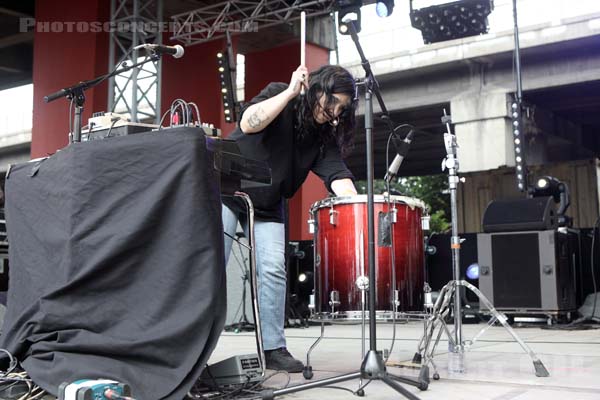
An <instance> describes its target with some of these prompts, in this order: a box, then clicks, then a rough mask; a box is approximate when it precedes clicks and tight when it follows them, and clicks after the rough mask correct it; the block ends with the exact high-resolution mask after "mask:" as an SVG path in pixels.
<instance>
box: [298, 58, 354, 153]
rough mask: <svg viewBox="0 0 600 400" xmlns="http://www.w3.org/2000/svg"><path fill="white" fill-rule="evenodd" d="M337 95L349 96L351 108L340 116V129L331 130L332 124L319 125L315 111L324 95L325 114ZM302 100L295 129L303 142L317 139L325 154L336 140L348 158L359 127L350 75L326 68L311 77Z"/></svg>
mask: <svg viewBox="0 0 600 400" xmlns="http://www.w3.org/2000/svg"><path fill="white" fill-rule="evenodd" d="M334 93H338V94H346V95H348V96H349V97H350V99H351V104H350V106H349V107H348V108H347V109H345V110H344V111H343V112H342V113H341V114H340V115H339V124H338V125H337V126H331V125H330V124H329V123H325V124H318V123H317V122H316V121H315V118H314V113H313V110H315V109H316V108H317V107H320V105H319V99H320V97H321V95H325V110H328V109H330V108H333V106H334V104H335V98H334V97H333V94H334ZM299 99H300V100H299V101H298V102H297V104H296V108H297V111H298V112H297V113H296V115H297V120H296V124H295V125H296V132H297V135H298V138H299V139H300V141H302V140H303V139H304V138H305V137H309V136H316V138H317V140H319V142H320V143H321V149H322V150H324V149H325V147H326V145H327V144H328V143H329V142H330V141H331V140H335V141H336V143H337V145H338V147H339V149H340V152H341V153H342V156H346V155H347V154H348V153H349V152H350V150H351V149H352V144H353V136H354V126H355V125H356V117H355V113H356V104H357V101H356V84H355V82H354V78H353V77H352V75H351V74H350V72H348V71H347V70H346V69H344V68H342V67H340V66H338V65H324V66H322V67H321V68H319V69H318V70H316V71H314V72H311V73H310V75H309V76H308V90H307V91H306V93H305V95H304V96H301V97H299Z"/></svg>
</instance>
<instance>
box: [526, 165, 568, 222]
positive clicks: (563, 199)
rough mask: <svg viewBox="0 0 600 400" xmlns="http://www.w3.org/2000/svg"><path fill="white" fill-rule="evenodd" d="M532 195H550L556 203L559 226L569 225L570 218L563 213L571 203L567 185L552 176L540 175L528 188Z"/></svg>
mask: <svg viewBox="0 0 600 400" xmlns="http://www.w3.org/2000/svg"><path fill="white" fill-rule="evenodd" d="M529 194H530V195H531V196H532V197H546V196H548V197H552V199H553V200H554V202H555V203H558V210H556V215H557V216H558V225H559V226H570V224H571V223H572V219H571V218H570V217H568V216H566V215H565V213H566V212H567V209H568V208H569V205H570V204H571V196H570V191H569V186H568V185H567V184H566V183H565V182H562V181H560V180H559V179H557V178H555V177H553V176H542V177H539V178H538V179H536V181H535V183H534V184H533V187H532V188H530V189H529Z"/></svg>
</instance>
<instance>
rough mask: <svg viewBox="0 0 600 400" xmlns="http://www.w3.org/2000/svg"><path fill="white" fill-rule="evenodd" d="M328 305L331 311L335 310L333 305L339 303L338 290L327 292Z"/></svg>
mask: <svg viewBox="0 0 600 400" xmlns="http://www.w3.org/2000/svg"><path fill="white" fill-rule="evenodd" d="M329 305H330V306H331V313H332V314H333V313H334V312H335V307H336V306H339V305H340V292H338V291H337V290H332V291H331V292H329Z"/></svg>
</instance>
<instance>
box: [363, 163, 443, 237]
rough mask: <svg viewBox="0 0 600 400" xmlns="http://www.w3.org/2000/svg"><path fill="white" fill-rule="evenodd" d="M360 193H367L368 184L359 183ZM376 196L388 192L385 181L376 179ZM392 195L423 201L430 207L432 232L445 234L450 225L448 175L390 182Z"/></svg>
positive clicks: (374, 183) (411, 177)
mask: <svg viewBox="0 0 600 400" xmlns="http://www.w3.org/2000/svg"><path fill="white" fill-rule="evenodd" d="M356 189H357V190H358V193H361V194H366V193H367V182H366V181H357V182H356ZM373 190H374V192H375V194H381V193H383V192H386V191H387V190H388V189H387V187H386V184H385V181H384V180H383V179H376V180H375V182H373ZM390 191H391V193H392V194H400V195H402V196H408V197H415V198H417V199H419V200H422V201H423V202H424V203H425V204H427V206H428V207H429V216H430V217H431V221H430V228H431V232H445V231H447V230H449V229H450V228H451V225H450V195H449V194H448V176H447V175H446V174H438V175H428V176H410V177H405V178H400V179H399V180H394V181H393V182H390Z"/></svg>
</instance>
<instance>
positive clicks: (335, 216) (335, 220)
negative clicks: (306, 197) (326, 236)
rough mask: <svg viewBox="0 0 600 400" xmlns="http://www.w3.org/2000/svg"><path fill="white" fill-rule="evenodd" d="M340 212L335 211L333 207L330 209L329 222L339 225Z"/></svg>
mask: <svg viewBox="0 0 600 400" xmlns="http://www.w3.org/2000/svg"><path fill="white" fill-rule="evenodd" d="M338 214H339V212H337V211H335V210H334V209H333V208H332V209H331V210H329V223H330V224H331V225H337V223H338Z"/></svg>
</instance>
